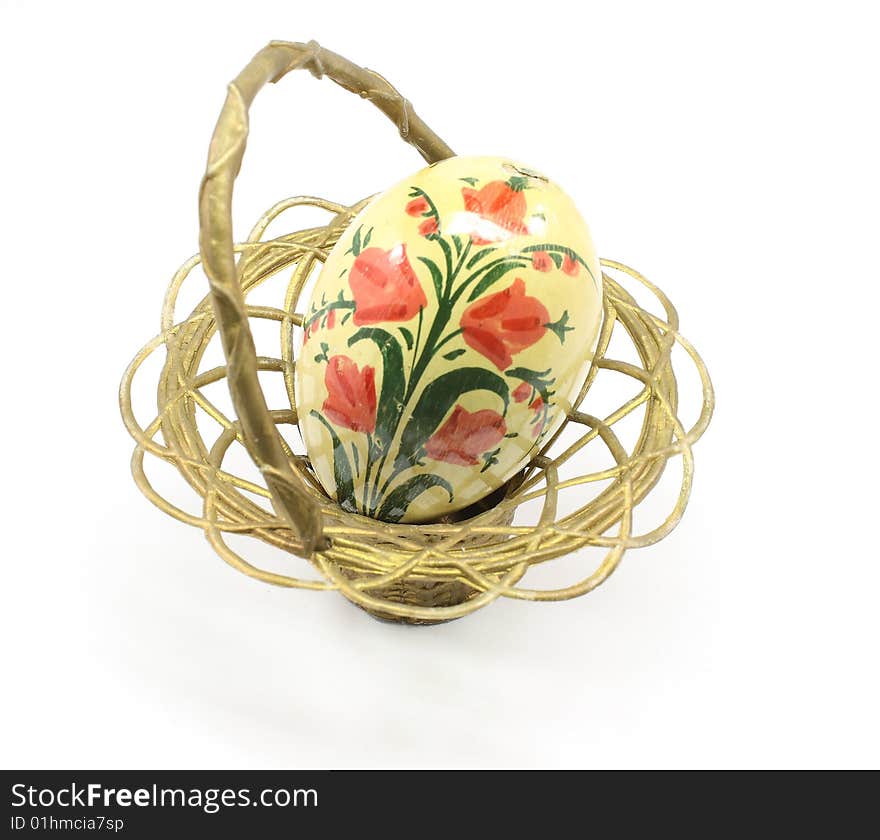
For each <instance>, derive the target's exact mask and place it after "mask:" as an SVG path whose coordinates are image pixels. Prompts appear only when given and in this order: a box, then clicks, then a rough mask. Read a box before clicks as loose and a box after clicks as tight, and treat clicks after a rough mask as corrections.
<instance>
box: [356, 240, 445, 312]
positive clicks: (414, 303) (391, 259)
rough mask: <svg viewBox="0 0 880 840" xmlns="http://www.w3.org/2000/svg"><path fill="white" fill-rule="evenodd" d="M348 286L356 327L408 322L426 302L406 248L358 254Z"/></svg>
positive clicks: (371, 250)
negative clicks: (353, 303)
mask: <svg viewBox="0 0 880 840" xmlns="http://www.w3.org/2000/svg"><path fill="white" fill-rule="evenodd" d="M348 284H349V286H351V291H352V294H353V295H354V302H355V310H354V323H355V324H356V325H357V326H359V327H362V326H365V325H367V324H380V323H382V322H383V321H409V320H410V318H414V317H415V316H416V315H417V314H418V312H419V309H421V308H422V307H423V306H425V305H426V304H427V302H428V301H427V298H426V297H425V292H424V290H423V289H422V285H421V283H420V282H419V278H418V277H417V276H416V273H415V271H413V267H412V265H410V261H409V258H408V257H407V255H406V245H397V246H395V247H394V248H392V249H391V250H390V251H385V250H383V249H382V248H367V249H365V250H363V251H361V252H360V254H358V256H357V257H356V258H355V261H354V263H353V265H352V267H351V271H350V272H349V275H348Z"/></svg>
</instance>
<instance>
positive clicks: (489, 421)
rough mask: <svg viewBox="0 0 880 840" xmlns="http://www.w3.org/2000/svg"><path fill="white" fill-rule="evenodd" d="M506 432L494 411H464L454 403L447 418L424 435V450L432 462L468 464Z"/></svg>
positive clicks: (476, 461)
mask: <svg viewBox="0 0 880 840" xmlns="http://www.w3.org/2000/svg"><path fill="white" fill-rule="evenodd" d="M506 434H507V424H506V423H505V422H504V418H503V417H502V416H501V415H500V414H499V413H498V412H497V411H492V409H489V408H484V409H481V410H480V411H468V410H467V409H465V408H462V407H461V406H460V405H456V406H455V408H454V409H453V411H452V414H450V415H449V419H448V420H447V421H446V422H445V423H444V424H443V425H442V426H441V427H440V428H439V429H437V431H436V432H434V434H433V435H431V437H429V438H428V440H427V442H426V443H425V452H426V453H427V455H428V457H429V458H433V459H434V460H435V461H445V462H446V463H447V464H458V465H459V466H462V467H472V466H474V464H478V463H479V462H480V456H482V455H483V453H484V452H488V451H489V450H490V449H492V448H493V447H495V446H497V445H498V443H499V442H500V441H501V439H502V438H503V437H504V435H506Z"/></svg>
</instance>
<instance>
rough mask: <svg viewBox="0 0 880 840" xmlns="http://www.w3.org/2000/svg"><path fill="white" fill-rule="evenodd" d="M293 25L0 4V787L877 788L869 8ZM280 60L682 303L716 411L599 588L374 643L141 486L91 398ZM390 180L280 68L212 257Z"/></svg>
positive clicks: (118, 361)
mask: <svg viewBox="0 0 880 840" xmlns="http://www.w3.org/2000/svg"><path fill="white" fill-rule="evenodd" d="M309 5H310V6H312V7H314V11H309V10H308V9H306V4H304V3H294V2H284V3H266V2H256V0H253V1H252V2H248V3H225V2H211V3H183V2H175V3H161V2H152V3H149V4H139V5H137V6H135V5H133V4H122V3H107V4H104V5H99V4H97V3H89V2H77V3H62V2H57V3H29V2H8V0H4V2H2V3H0V71H2V80H3V88H2V100H0V103H2V112H0V113H2V117H0V119H2V124H0V144H2V147H0V170H2V180H0V230H2V241H3V245H4V253H3V261H2V282H3V301H4V305H3V318H2V330H0V342H2V360H3V368H2V390H0V393H2V395H3V396H2V402H3V409H2V413H3V421H2V422H3V450H2V462H0V466H2V475H3V479H4V481H3V493H4V498H3V538H4V539H3V548H2V556H3V559H2V563H3V566H2V568H3V602H4V606H3V609H2V613H0V614H2V622H3V628H2V630H3V632H2V639H3V648H4V651H3V663H2V666H3V683H4V688H3V690H2V692H0V704H2V714H0V719H2V726H3V732H2V738H0V743H2V756H0V761H2V763H3V764H4V765H6V766H25V767H97V766H110V767H163V766H164V767H176V766H181V767H395V766H417V767H438V766H439V767H459V766H468V767H470V766H481V767H486V766H488V767H517V766H528V767H531V766H538V767H557V766H560V767H572V766H575V767H578V766H586V767H594V766H595V767H684V766H698V767H753V766H757V767H765V766H787V767H809V766H831V767H842V766H877V764H878V763H880V731H878V715H877V709H878V707H880V691H878V674H877V641H878V618H877V614H878V608H877V599H878V591H880V563H878V560H880V557H878V550H877V478H876V476H877V470H878V468H880V464H878V459H877V435H876V423H877V405H876V400H877V343H876V334H877V326H876V324H877V317H878V310H877V307H878V303H880V300H878V284H880V273H878V269H877V265H878V257H877V244H878V229H880V211H878V208H880V203H878V188H880V177H878V149H880V131H878V125H877V80H878V78H880V62H878V55H880V52H878V49H877V45H876V33H877V20H876V17H875V14H876V9H875V8H874V4H871V3H868V2H865V3H852V2H835V3H809V2H807V3H802V2H798V3H795V2H791V3H783V2H767V0H763V2H754V3H753V2H739V3H733V4H728V5H726V6H724V5H722V4H714V3H713V4H705V3H681V2H668V3H662V4H654V3H634V2H620V3H617V2H615V3H610V2H602V3H598V2H597V3H593V2H590V3H583V4H580V3H572V2H554V0H542V2H540V3H536V4H525V3H522V4H517V3H513V2H505V3H497V2H494V3H490V2H483V3H475V2H468V3H455V2H451V0H449V1H448V2H441V0H436V2H434V3H424V2H422V3H402V4H391V3H382V2H378V0H375V1H374V2H367V0H363V2H361V3H344V2H340V0H335V2H332V3H312V4H309ZM272 38H281V39H288V40H308V39H310V38H316V39H318V40H319V41H320V42H321V43H322V44H324V45H325V46H327V47H329V48H331V49H334V50H336V51H337V52H341V53H342V54H344V55H346V56H348V57H350V58H352V59H353V60H355V61H357V62H359V63H362V64H366V65H367V66H369V67H372V68H375V69H377V70H379V71H380V72H382V73H383V74H384V75H386V76H387V77H388V78H389V79H390V80H391V81H392V82H394V83H395V84H397V85H398V86H399V87H401V88H402V90H403V92H404V93H405V95H407V96H408V97H410V98H411V99H412V100H413V101H414V103H415V105H416V108H417V109H418V111H419V112H420V114H422V115H423V116H424V117H425V118H426V119H427V121H428V122H429V124H431V125H432V126H433V127H435V128H436V129H437V130H438V131H439V133H440V134H441V135H442V136H443V137H444V138H445V139H446V140H447V141H448V142H449V143H450V144H451V145H452V146H453V148H455V149H456V151H458V152H459V153H488V154H500V155H511V156H514V157H515V158H518V159H520V160H522V161H525V162H526V163H528V164H530V165H533V166H535V167H538V168H540V169H543V170H545V171H547V172H549V173H550V174H551V175H552V176H554V177H555V178H556V180H558V181H559V182H560V183H561V184H562V185H563V186H564V188H565V189H566V190H567V191H568V192H569V194H571V195H572V196H573V197H574V199H575V200H576V201H577V202H578V204H579V206H580V207H581V208H582V210H583V213H584V215H585V216H586V217H587V219H588V220H589V221H590V223H591V226H592V228H593V233H594V237H595V240H596V242H597V244H598V246H599V250H600V252H601V254H602V255H603V256H606V257H612V258H616V259H621V260H624V261H625V262H628V263H629V264H631V265H634V266H636V267H637V268H639V269H641V270H642V271H644V272H645V273H646V274H647V275H648V276H649V277H650V278H651V279H653V280H654V281H655V282H657V283H658V284H659V285H660V286H661V287H662V288H664V289H665V290H666V291H667V292H668V293H669V294H670V296H671V297H672V299H673V300H674V301H675V303H676V304H677V305H678V308H679V312H680V314H681V316H682V330H683V332H684V334H685V335H687V336H688V337H689V338H690V339H691V340H692V341H693V342H694V343H695V345H696V346H697V348H698V349H699V350H700V351H701V352H702V354H703V356H704V358H705V359H706V361H707V363H708V365H709V368H710V370H711V372H712V374H713V378H714V382H715V385H716V387H717V392H718V410H717V413H716V416H715V419H714V422H713V425H712V426H711V428H710V429H709V432H708V434H707V435H706V437H705V438H704V439H703V440H702V441H701V442H700V443H699V444H698V446H697V449H696V460H697V472H696V482H695V486H694V493H693V497H692V500H691V503H690V507H689V509H688V511H687V515H686V516H685V519H684V521H683V523H682V525H681V526H680V528H679V529H678V530H677V531H675V532H674V533H673V534H672V536H670V537H669V538H668V539H666V540H665V541H663V542H662V543H660V544H658V545H656V546H654V547H651V548H646V549H643V550H640V551H638V552H630V553H629V554H628V555H627V556H626V558H625V560H624V562H623V564H622V566H621V568H620V569H619V570H618V571H617V572H616V573H615V574H614V576H613V577H612V578H611V579H610V580H609V581H608V582H607V583H606V584H605V585H604V586H602V587H600V588H599V589H598V590H597V591H596V592H594V593H592V594H590V595H588V596H587V597H585V598H582V599H579V600H574V601H570V602H566V603H560V604H529V603H522V602H503V603H496V604H494V605H492V606H490V607H489V608H487V609H485V610H482V611H480V612H478V613H476V614H474V615H472V616H470V617H468V618H466V619H465V620H462V621H457V622H453V623H450V624H448V625H443V626H439V627H435V628H430V629H428V628H416V629H413V628H408V627H400V626H392V625H386V624H381V623H379V622H376V621H374V620H372V619H371V618H369V617H368V616H367V615H365V614H363V613H361V612H360V611H358V610H357V609H356V608H354V607H352V606H350V605H349V604H348V603H347V602H346V601H345V600H344V599H342V598H341V597H339V596H338V595H337V594H335V593H312V592H302V591H287V590H282V589H276V588H272V587H269V586H265V585H263V584H260V583H257V582H255V581H252V580H249V579H246V578H244V577H243V576H241V575H239V574H238V573H236V572H235V571H233V570H232V569H230V568H229V567H227V566H225V565H224V564H223V563H222V562H220V561H219V560H218V559H217V558H216V557H215V556H214V554H213V553H212V551H211V549H210V547H209V546H208V544H207V542H206V541H205V539H204V538H203V536H202V535H201V533H200V532H198V531H196V530H193V529H190V528H187V527H186V526H184V525H182V524H180V523H178V522H176V521H173V520H171V519H169V518H167V517H166V516H164V515H163V514H161V513H160V512H159V511H157V510H155V509H154V508H152V507H151V506H150V505H149V504H148V503H147V502H146V501H145V500H144V499H143V498H142V497H141V496H140V495H139V493H138V492H137V490H136V488H135V487H134V485H133V483H132V481H131V480H130V477H129V473H128V459H129V455H130V451H131V445H132V444H131V441H130V439H129V438H128V436H127V434H126V432H125V430H124V429H123V426H122V423H121V421H120V418H119V413H118V410H117V405H116V388H117V384H118V381H119V378H120V375H121V373H122V370H123V368H124V366H125V365H126V363H127V362H128V360H129V359H130V358H131V356H132V355H133V354H134V352H135V350H136V349H137V348H138V347H139V346H140V345H141V344H142V343H143V342H145V341H146V340H147V339H148V338H149V337H151V336H152V335H153V334H154V333H155V332H156V330H157V329H158V323H159V307H160V304H161V300H162V295H163V291H164V288H165V285H166V283H167V280H168V279H169V277H170V274H171V272H172V271H173V270H174V269H175V268H176V267H177V265H178V264H179V263H180V262H182V260H183V259H185V258H186V257H187V256H189V255H190V254H191V253H193V252H194V251H195V250H196V247H197V241H196V237H197V225H196V194H197V189H198V181H199V178H200V176H201V172H202V169H203V166H204V161H205V155H206V151H207V143H208V139H209V137H210V133H211V130H212V128H213V124H214V120H215V119H216V115H217V114H218V112H219V109H220V106H221V104H222V100H223V96H224V88H225V84H226V82H227V81H228V80H230V79H231V78H232V77H233V76H234V75H235V74H236V73H237V72H238V71H239V69H240V68H241V67H243V66H244V64H245V63H246V62H247V61H248V59H249V58H250V57H251V55H252V54H253V53H254V52H256V51H257V50H258V49H259V48H260V47H261V46H263V45H264V44H265V43H266V42H267V41H269V40H270V39H272ZM303 125H306V126H307V127H308V131H306V132H305V133H303V132H302V128H303ZM419 167H420V159H419V158H418V156H417V154H416V153H415V152H414V151H413V150H412V149H410V148H409V147H407V146H406V145H405V144H404V143H402V142H401V141H400V140H399V139H398V138H397V136H396V134H395V130H394V128H393V126H391V125H390V124H389V123H387V122H386V121H385V120H384V118H383V117H382V116H381V115H380V114H378V112H375V111H374V110H373V109H372V108H371V107H370V106H369V105H368V104H366V103H363V102H360V101H359V100H357V99H355V98H353V97H351V96H350V95H348V94H346V93H345V92H344V91H342V90H340V89H338V88H336V87H335V86H333V85H332V84H331V83H330V82H326V81H325V82H322V83H318V82H316V81H314V80H313V79H311V78H310V77H309V76H308V75H307V74H305V73H301V74H296V75H294V76H292V77H290V78H288V79H286V80H285V81H284V82H283V84H281V85H279V86H277V87H270V88H269V89H267V90H266V91H265V92H264V93H263V94H262V96H261V97H260V99H259V100H258V102H257V104H256V105H255V107H254V109H253V113H252V141H251V143H250V145H249V149H248V154H247V155H246V157H245V165H244V170H243V173H242V175H241V177H240V179H239V182H238V186H237V192H236V204H235V218H236V222H237V230H238V232H239V233H240V234H243V233H244V232H245V231H246V229H247V226H248V225H249V224H250V223H251V222H252V221H253V220H254V219H255V218H256V217H257V216H258V215H259V214H260V213H261V212H262V211H263V210H264V209H265V208H266V207H268V206H269V205H271V204H272V203H273V202H274V201H275V200H277V199H279V198H282V197H285V196H288V195H294V194H306V193H311V194H318V195H324V196H327V197H329V198H334V199H337V200H340V201H346V202H350V201H354V200H356V199H359V198H361V197H363V196H365V195H368V194H370V193H372V192H376V191H379V190H382V189H383V188H384V187H386V186H388V185H390V184H392V183H394V182H396V181H397V180H398V179H400V178H401V177H403V176H405V175H406V174H407V173H409V172H411V171H414V170H416V169H418V168H419ZM147 403H149V395H147V399H146V402H145V404H147ZM144 419H147V418H146V417H145V418H144ZM673 492H674V486H673V485H666V484H664V485H663V486H662V487H661V488H658V493H660V494H661V498H660V499H659V500H655V501H654V504H657V505H658V508H657V509H658V510H660V509H661V508H663V507H664V506H665V505H667V504H669V503H670V502H671V500H672V494H673ZM663 494H665V497H664V496H663Z"/></svg>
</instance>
